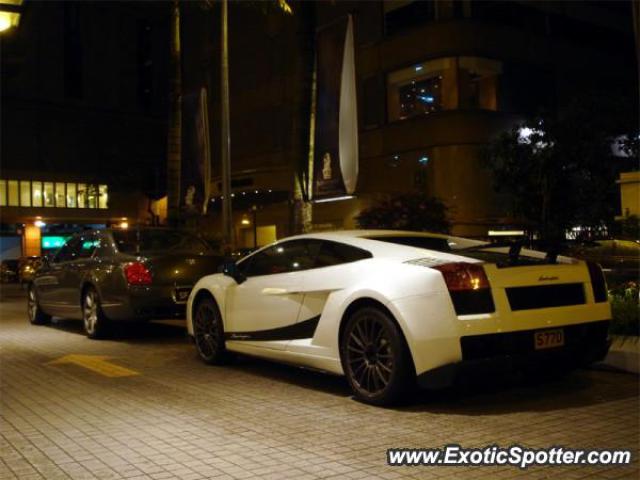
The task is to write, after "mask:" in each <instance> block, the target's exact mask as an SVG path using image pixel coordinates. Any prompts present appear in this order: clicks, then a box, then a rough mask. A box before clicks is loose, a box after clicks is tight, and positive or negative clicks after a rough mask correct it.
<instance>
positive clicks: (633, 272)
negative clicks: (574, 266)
mask: <svg viewBox="0 0 640 480" xmlns="http://www.w3.org/2000/svg"><path fill="white" fill-rule="evenodd" d="M563 253H566V254H567V255H568V256H571V257H575V258H579V259H581V260H587V261H590V262H595V263H599V264H600V266H601V267H602V270H603V272H604V274H605V276H606V277H607V283H608V284H609V286H615V285H618V284H620V283H624V282H626V281H629V280H636V281H637V280H638V279H639V278H640V243H638V242H634V241H632V240H617V239H612V240H595V241H588V242H579V243H575V244H573V245H571V246H569V247H568V248H567V250H566V252H563Z"/></svg>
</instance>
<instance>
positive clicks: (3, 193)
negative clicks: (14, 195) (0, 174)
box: [0, 180, 7, 207]
mask: <svg viewBox="0 0 640 480" xmlns="http://www.w3.org/2000/svg"><path fill="white" fill-rule="evenodd" d="M6 206H7V181H6V180H0V207H6Z"/></svg>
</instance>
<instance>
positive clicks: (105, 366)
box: [47, 354, 140, 377]
mask: <svg viewBox="0 0 640 480" xmlns="http://www.w3.org/2000/svg"><path fill="white" fill-rule="evenodd" d="M108 358H109V357H106V356H104V355H75V354H72V355H65V356H64V357H60V358H58V359H56V360H52V361H50V362H47V365H60V364H63V363H72V364H75V365H79V366H81V367H83V368H86V369H87V370H91V371H92V372H95V373H98V374H100V375H104V376H105V377H131V376H134V375H140V373H138V372H136V371H135V370H129V369H128V368H125V367H121V366H120V365H116V364H115V363H111V362H108V361H107V359H108Z"/></svg>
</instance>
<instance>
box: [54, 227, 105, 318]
mask: <svg viewBox="0 0 640 480" xmlns="http://www.w3.org/2000/svg"><path fill="white" fill-rule="evenodd" d="M76 238H77V243H76V244H74V250H73V259H72V260H71V261H69V262H68V264H67V265H66V266H65V268H64V274H63V275H62V281H61V282H60V283H61V290H62V291H61V293H60V297H61V300H62V302H63V303H64V304H65V305H66V306H68V308H69V309H70V310H73V312H71V314H72V315H74V316H78V315H80V316H81V315H82V305H81V291H80V290H81V288H82V285H83V284H84V279H85V278H86V277H87V275H88V274H89V272H90V271H91V268H92V267H93V263H94V260H93V253H94V252H95V250H96V247H97V245H98V244H99V239H98V237H97V236H96V234H95V233H94V232H89V233H83V234H81V235H79V236H78V237H76Z"/></svg>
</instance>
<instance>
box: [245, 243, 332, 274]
mask: <svg viewBox="0 0 640 480" xmlns="http://www.w3.org/2000/svg"><path fill="white" fill-rule="evenodd" d="M320 243H321V242H319V241H317V240H292V241H290V242H284V243H279V244H277V245H273V246H272V247H269V248H267V249H265V250H263V251H261V252H260V253H257V254H255V255H253V256H251V257H249V258H248V259H247V260H245V261H244V262H242V263H241V264H240V271H241V272H242V273H244V274H245V275H246V276H247V277H255V276H258V275H273V274H276V273H286V272H295V271H302V270H308V269H310V268H314V264H315V259H316V256H317V255H318V251H319V249H320Z"/></svg>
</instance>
